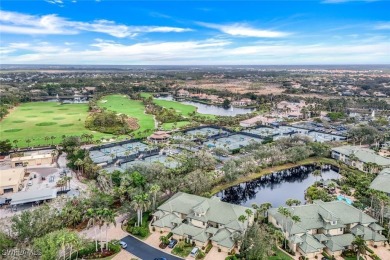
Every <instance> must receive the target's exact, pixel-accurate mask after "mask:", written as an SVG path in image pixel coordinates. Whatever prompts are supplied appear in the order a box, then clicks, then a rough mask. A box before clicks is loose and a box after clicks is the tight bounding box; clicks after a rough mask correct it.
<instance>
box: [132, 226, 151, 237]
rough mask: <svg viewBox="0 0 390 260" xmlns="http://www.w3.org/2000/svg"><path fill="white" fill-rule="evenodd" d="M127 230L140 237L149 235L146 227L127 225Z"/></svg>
mask: <svg viewBox="0 0 390 260" xmlns="http://www.w3.org/2000/svg"><path fill="white" fill-rule="evenodd" d="M127 230H128V232H129V233H131V234H133V235H135V236H139V237H142V238H145V237H147V236H148V235H149V229H148V228H147V227H128V229H127Z"/></svg>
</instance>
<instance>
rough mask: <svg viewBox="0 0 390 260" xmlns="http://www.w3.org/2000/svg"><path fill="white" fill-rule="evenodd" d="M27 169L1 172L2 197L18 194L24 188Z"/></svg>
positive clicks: (0, 190)
mask: <svg viewBox="0 0 390 260" xmlns="http://www.w3.org/2000/svg"><path fill="white" fill-rule="evenodd" d="M24 173H25V168H16V169H7V170H0V195H3V194H4V193H6V192H17V191H19V190H20V189H21V188H22V187H23V178H24Z"/></svg>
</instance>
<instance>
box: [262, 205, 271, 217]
mask: <svg viewBox="0 0 390 260" xmlns="http://www.w3.org/2000/svg"><path fill="white" fill-rule="evenodd" d="M270 208H272V204H271V203H269V202H265V203H263V204H261V205H260V211H261V212H263V217H264V218H265V217H266V216H267V211H268V210H269V209H270Z"/></svg>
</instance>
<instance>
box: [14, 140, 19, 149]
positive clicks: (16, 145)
mask: <svg viewBox="0 0 390 260" xmlns="http://www.w3.org/2000/svg"><path fill="white" fill-rule="evenodd" d="M12 142H13V143H14V145H15V147H16V148H18V142H19V140H16V139H15V140H13V141H12Z"/></svg>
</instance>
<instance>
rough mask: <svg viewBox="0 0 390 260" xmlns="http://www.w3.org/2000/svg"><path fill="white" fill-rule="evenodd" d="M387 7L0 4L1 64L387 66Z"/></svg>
mask: <svg viewBox="0 0 390 260" xmlns="http://www.w3.org/2000/svg"><path fill="white" fill-rule="evenodd" d="M389 10H390V1H381V0H365V1H362V0H360V1H354V0H306V1H292V0H291V1H290V0H285V1H263V0H257V1H256V0H254V1H248V2H245V1H212V2H209V1H202V0H199V1H192V2H188V1H184V0H183V1H181V0H176V1H161V0H154V1H148V0H144V1H126V0H117V1H113V0H97V1H92V0H90V1H88V0H46V1H45V0H41V1H39V0H30V1H20V0H2V1H1V4H0V63H2V64H91V65H94V64H103V65H104V64H107V65H108V64H111V65H116V64H118V65H119V64H134V65H138V64H139V65H149V64H150V65H165V64H175V65H176V64H181V65H187V64H199V65H201V64H204V65H207V64H210V65H213V64H216V65H220V64H248V65H252V64H259V65H263V64H264V65H268V64H390V14H389Z"/></svg>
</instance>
